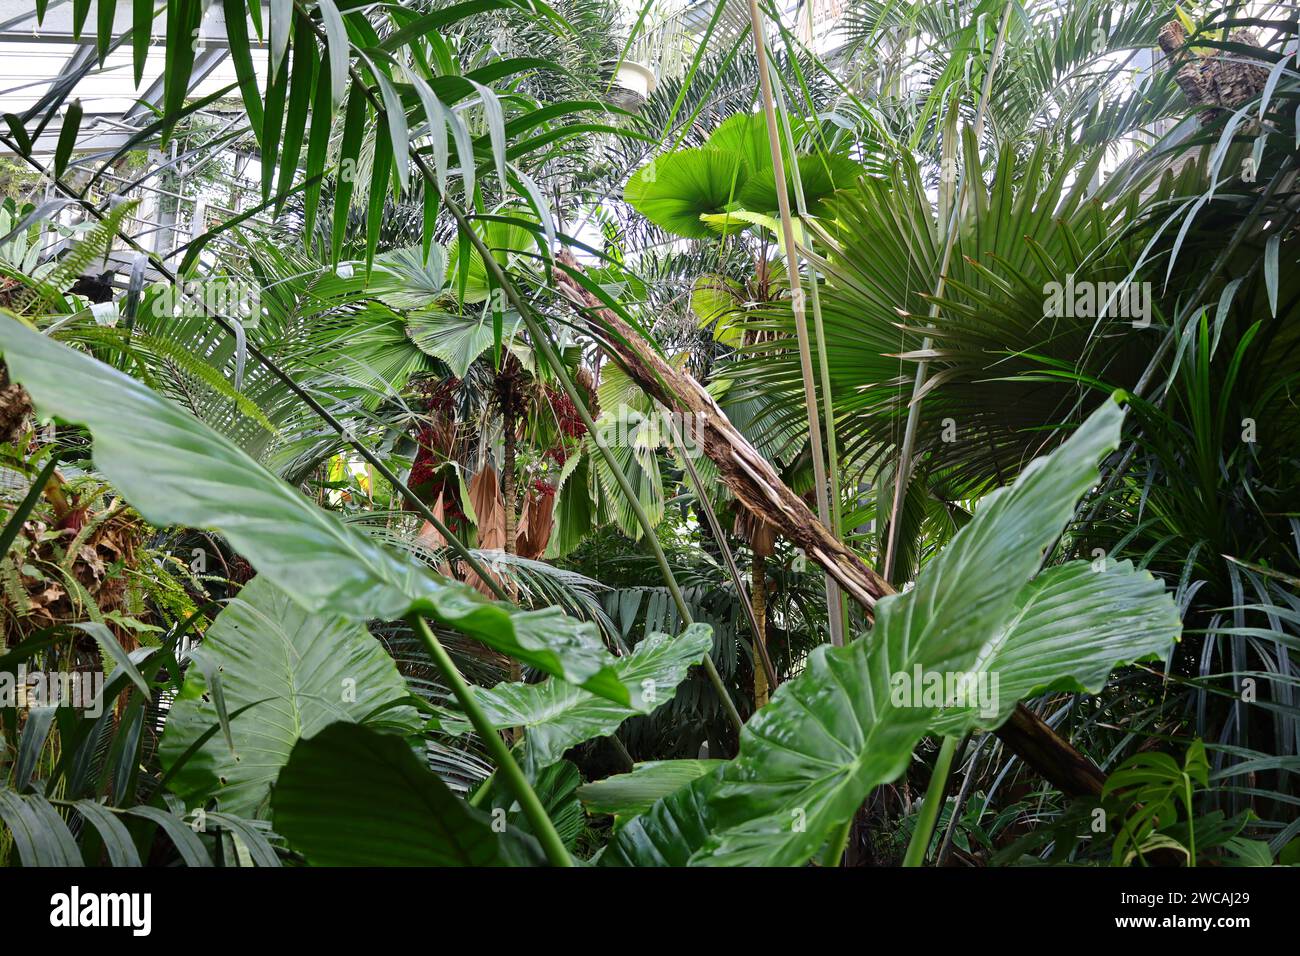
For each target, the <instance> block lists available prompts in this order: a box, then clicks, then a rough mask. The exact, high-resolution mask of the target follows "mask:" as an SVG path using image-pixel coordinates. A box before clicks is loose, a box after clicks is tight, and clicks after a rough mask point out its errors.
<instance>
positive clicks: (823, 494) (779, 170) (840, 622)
mask: <svg viewBox="0 0 1300 956" xmlns="http://www.w3.org/2000/svg"><path fill="white" fill-rule="evenodd" d="M749 20H750V27H751V30H750V32H751V33H752V35H753V38H754V57H755V59H756V60H757V62H758V85H759V91H760V93H761V96H762V101H763V116H764V117H765V118H766V120H767V136H768V140H769V145H770V146H771V149H772V172H773V175H774V176H775V178H776V203H777V210H778V212H779V213H780V219H781V234H782V236H783V238H784V240H785V258H786V272H787V278H788V279H789V282H790V299H791V305H792V307H793V309H794V324H795V334H796V337H797V338H798V341H799V370H800V374H801V376H802V378H803V395H804V404H805V405H806V406H807V411H808V440H809V443H810V445H811V447H812V459H813V480H814V481H815V482H816V484H817V516H818V518H820V519H821V522H822V524H823V525H826V526H827V527H830V528H831V529H832V533H834V525H833V524H832V523H831V521H832V519H831V511H830V501H829V498H828V492H827V484H826V457H825V451H824V450H823V448H822V430H821V415H820V413H819V412H818V410H817V388H816V385H815V384H814V380H813V367H812V348H811V346H810V345H809V341H808V317H807V314H806V309H805V305H804V292H803V288H802V287H801V285H800V280H799V250H798V246H797V244H796V243H795V234H794V222H793V219H792V218H791V215H790V197H789V195H787V191H786V180H785V158H784V156H783V155H782V148H781V139H782V137H781V130H780V126H779V125H778V123H777V118H776V105H775V100H774V98H773V96H772V78H771V76H770V75H769V74H768V60H767V39H766V37H767V29H766V27H765V25H764V21H763V15H762V14H761V13H760V12H759V10H758V2H757V0H749ZM831 464H832V467H834V462H832V463H831ZM842 606H843V602H842V599H841V596H840V588H839V585H838V584H837V583H836V581H835V579H834V578H833V577H832V576H831V575H829V574H827V575H826V617H827V620H828V621H829V622H830V637H831V643H832V644H834V645H835V646H836V647H840V646H842V645H843V644H844V615H843V611H842Z"/></svg>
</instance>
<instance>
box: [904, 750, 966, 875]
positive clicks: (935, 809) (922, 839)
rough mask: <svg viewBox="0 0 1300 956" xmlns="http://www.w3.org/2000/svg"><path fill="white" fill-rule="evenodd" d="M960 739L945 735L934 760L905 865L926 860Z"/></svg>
mask: <svg viewBox="0 0 1300 956" xmlns="http://www.w3.org/2000/svg"><path fill="white" fill-rule="evenodd" d="M958 740H959V738H957V737H944V738H943V744H942V745H941V746H940V747H939V756H938V758H936V759H935V761H934V773H932V774H930V785H929V786H928V787H926V788H925V802H924V803H922V804H921V812H920V813H919V814H917V817H916V829H915V830H913V831H912V840H911V842H910V843H908V844H907V855H906V856H905V857H903V866H920V865H921V864H923V863H924V862H925V853H926V850H928V849H929V848H930V838H931V837H932V836H934V825H935V823H936V822H937V821H938V819H939V808H940V807H942V806H943V799H944V795H945V794H946V793H947V791H948V771H949V770H950V769H952V755H953V754H954V753H955V752H956V750H957V743H958Z"/></svg>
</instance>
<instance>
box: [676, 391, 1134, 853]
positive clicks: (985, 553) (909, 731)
mask: <svg viewBox="0 0 1300 956" xmlns="http://www.w3.org/2000/svg"><path fill="white" fill-rule="evenodd" d="M1122 419H1123V413H1122V412H1121V410H1120V408H1119V406H1118V405H1117V404H1115V403H1114V402H1113V401H1107V402H1105V403H1104V404H1103V405H1102V407H1101V408H1100V409H1098V410H1097V411H1096V412H1095V413H1094V414H1093V415H1092V416H1091V417H1090V418H1089V419H1088V420H1087V421H1086V422H1085V423H1084V424H1083V425H1082V426H1081V427H1080V428H1079V429H1078V431H1077V432H1076V433H1075V434H1074V435H1073V436H1072V437H1071V438H1070V439H1069V440H1068V441H1067V442H1065V443H1064V444H1063V445H1062V446H1061V447H1060V448H1059V449H1057V450H1056V451H1055V452H1054V453H1052V454H1051V455H1048V456H1047V457H1045V458H1040V459H1038V460H1036V461H1033V462H1031V463H1030V465H1029V466H1028V467H1027V468H1026V469H1025V471H1024V472H1023V473H1022V474H1021V476H1020V477H1019V478H1018V479H1017V480H1016V482H1015V484H1014V485H1012V486H1010V487H1008V488H1004V489H999V490H998V491H996V492H994V493H993V494H991V495H989V496H988V497H987V498H986V499H985V501H984V503H983V506H982V507H981V508H980V509H979V510H978V511H977V512H976V514H975V516H974V517H973V518H972V519H971V521H970V523H969V524H968V525H967V526H966V527H965V528H963V529H962V531H961V532H960V533H959V534H958V535H957V536H956V538H954V539H953V541H952V543H951V544H950V545H949V546H948V547H947V548H945V549H944V550H943V551H942V552H941V553H940V554H939V555H938V556H937V557H935V558H934V559H933V560H932V561H931V562H930V563H929V564H928V565H926V567H925V569H924V570H923V571H922V573H921V574H920V575H919V576H918V577H917V580H916V586H915V587H914V588H913V589H912V590H910V591H908V592H906V593H904V594H899V595H895V596H892V597H889V598H886V599H884V600H882V601H881V602H880V603H879V604H878V605H877V607H876V625H875V628H874V629H873V630H872V632H871V633H870V634H869V635H867V636H865V637H863V638H861V639H859V640H857V641H855V642H853V643H852V644H850V645H848V646H846V647H843V648H830V647H828V646H822V647H819V648H818V649H817V650H816V651H814V652H813V654H812V655H811V657H810V658H809V661H808V666H807V668H806V669H805V670H804V672H803V673H802V674H800V675H799V677H797V678H795V679H794V680H792V681H788V682H787V683H785V684H783V685H782V686H781V688H780V689H779V690H778V691H777V692H776V693H775V694H774V695H773V697H772V701H771V703H770V704H768V706H767V707H764V708H763V709H762V710H760V711H759V712H758V714H756V715H755V716H754V717H753V718H752V719H751V720H750V722H749V723H748V724H747V725H746V727H745V729H744V731H743V732H742V734H741V740H740V753H739V755H738V756H737V757H736V758H735V759H734V760H733V761H731V762H730V763H728V764H727V765H726V766H725V767H724V768H723V770H722V774H721V779H720V781H719V783H718V786H717V789H716V790H715V791H714V793H713V795H712V797H711V799H710V801H709V805H710V807H711V808H712V811H713V813H714V814H715V818H716V820H717V828H716V831H715V833H714V834H713V836H712V837H711V838H710V840H709V842H708V844H707V845H705V846H704V847H703V848H701V849H700V850H699V851H697V852H696V853H695V854H694V856H693V858H692V862H693V863H702V864H706V865H745V864H755V865H762V864H766V865H783V866H795V865H799V864H802V863H804V862H805V861H807V860H808V859H810V858H811V857H812V856H813V854H815V853H816V852H817V851H818V850H819V849H820V847H821V846H822V844H823V843H824V842H825V840H826V839H827V838H828V836H829V834H830V833H831V831H832V830H834V828H836V827H837V826H839V825H841V824H843V823H844V822H845V821H847V820H848V819H850V817H851V816H852V815H853V813H854V812H855V811H856V809H857V808H858V806H860V805H861V802H862V800H863V799H864V798H865V797H866V795H867V793H868V792H870V790H871V788H872V787H874V786H877V785H879V784H881V783H885V782H887V781H889V780H893V779H894V778H896V777H897V776H898V775H899V774H900V773H902V772H903V771H904V770H905V769H906V767H907V764H908V761H909V760H910V759H911V753H912V748H913V747H914V746H915V744H916V741H917V740H918V739H920V737H921V736H923V735H924V734H925V732H926V730H927V728H928V727H929V725H930V723H931V722H932V721H933V720H934V718H935V716H936V714H937V708H936V707H933V706H926V705H925V704H926V701H925V700H924V699H923V700H921V701H916V700H911V699H906V700H896V699H895V696H894V686H895V682H894V678H895V676H896V675H900V674H901V675H911V674H912V673H913V671H914V669H915V668H916V667H920V668H922V670H923V671H925V672H939V673H942V674H945V675H947V674H949V673H964V672H968V671H970V670H971V669H972V668H974V667H975V666H976V664H977V662H978V661H979V659H980V656H981V653H982V652H983V650H984V648H985V647H986V646H987V645H989V643H990V642H991V641H992V640H993V639H994V638H995V637H996V636H997V635H998V634H999V633H1000V632H1001V631H1002V630H1003V629H1004V628H1005V627H1006V625H1007V622H1008V620H1010V619H1011V618H1012V616H1013V615H1014V613H1015V611H1016V604H1017V600H1018V598H1019V595H1020V593H1021V590H1022V588H1023V587H1024V585H1025V584H1026V583H1027V582H1028V581H1029V580H1030V579H1031V578H1032V577H1033V575H1034V573H1035V571H1036V570H1037V567H1038V564H1039V561H1040V560H1041V557H1042V554H1043V551H1044V549H1046V548H1047V547H1049V546H1050V545H1051V543H1052V542H1053V541H1054V539H1055V538H1056V535H1057V534H1058V533H1059V532H1060V530H1061V529H1062V528H1063V527H1064V526H1065V524H1066V522H1067V521H1069V519H1070V517H1071V515H1072V514H1073V511H1074V506H1075V503H1076V502H1077V501H1078V500H1079V498H1080V497H1081V496H1082V495H1083V494H1084V492H1085V491H1087V490H1088V488H1089V487H1090V486H1091V485H1092V484H1093V483H1094V482H1095V481H1096V479H1097V462H1098V461H1099V460H1100V459H1101V457H1102V456H1103V455H1104V454H1106V453H1107V452H1108V451H1110V450H1111V449H1113V448H1114V447H1115V446H1116V444H1117V442H1118V440H1119V429H1120V423H1121V421H1122Z"/></svg>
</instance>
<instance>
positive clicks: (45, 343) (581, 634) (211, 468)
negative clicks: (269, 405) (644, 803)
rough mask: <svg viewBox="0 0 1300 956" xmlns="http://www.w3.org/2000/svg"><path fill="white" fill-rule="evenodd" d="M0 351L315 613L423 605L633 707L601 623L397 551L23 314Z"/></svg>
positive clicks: (114, 462) (155, 516) (135, 494)
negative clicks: (480, 588) (500, 599)
mask: <svg viewBox="0 0 1300 956" xmlns="http://www.w3.org/2000/svg"><path fill="white" fill-rule="evenodd" d="M0 346H3V349H4V354H5V360H6V361H7V362H8V364H9V368H10V374H11V377H12V378H14V379H15V380H17V381H19V382H21V383H22V384H23V385H25V386H26V387H27V389H28V391H29V392H31V394H32V397H33V398H34V399H35V400H36V402H37V404H38V405H39V406H40V408H41V410H42V411H43V412H44V413H46V414H51V415H57V416H59V417H61V418H64V419H66V420H68V421H72V422H81V423H83V424H85V425H86V426H88V427H89V428H90V430H91V432H92V433H93V434H94V438H95V450H94V454H95V463H96V465H97V466H98V468H99V469H100V470H101V471H102V472H103V473H104V475H106V476H107V477H108V479H109V480H110V481H111V482H113V484H114V485H116V486H117V488H118V490H119V491H121V493H122V494H123V496H124V497H125V498H127V500H129V501H130V502H131V503H132V504H133V505H135V506H136V508H138V509H139V511H140V513H141V514H143V515H144V516H145V518H146V519H147V520H149V521H151V522H152V523H154V524H156V525H173V524H174V525H185V526H188V527H194V528H209V529H213V530H216V531H220V532H221V533H222V534H224V535H225V536H226V538H227V539H228V540H229V541H230V543H231V545H232V546H233V547H234V548H235V549H236V550H237V551H239V552H240V553H241V554H242V555H244V556H245V557H246V558H248V560H249V561H250V562H251V563H252V564H253V566H254V567H256V568H257V570H258V572H259V573H260V574H262V575H265V576H266V578H267V579H268V580H270V581H271V582H272V583H274V584H275V585H276V586H277V587H279V588H280V589H281V590H282V591H284V592H285V593H286V594H287V595H289V596H290V597H291V598H293V600H295V601H297V602H298V603H299V604H300V605H301V606H303V607H304V608H306V609H308V610H312V611H317V610H318V611H330V612H333V613H336V614H339V615H342V616H344V617H349V618H351V619H353V620H361V621H364V620H370V619H375V618H377V619H381V620H392V619H395V618H399V617H402V616H404V615H405V614H407V613H410V612H412V611H417V612H419V613H421V614H426V615H428V616H429V617H432V618H434V619H435V620H438V621H441V622H442V623H443V624H446V625H447V626H449V627H452V628H455V629H456V630H459V631H461V632H463V633H465V634H468V635H470V636H472V637H475V638H477V639H478V640H480V641H482V642H483V643H484V644H487V645H488V646H489V647H492V648H494V649H496V650H498V651H501V652H502V653H504V654H508V655H510V656H511V657H514V658H516V659H518V660H520V661H523V662H524V663H526V664H529V665H531V666H533V667H536V668H538V669H540V670H542V671H544V672H545V673H548V674H553V675H556V676H558V677H561V678H563V679H564V680H568V681H571V682H573V683H575V684H580V685H581V686H583V687H585V688H587V689H588V690H590V691H591V692H592V693H595V694H600V695H602V696H606V697H609V698H610V699H611V700H615V701H618V702H620V703H625V704H626V703H628V702H630V701H631V693H630V692H629V690H628V688H626V687H625V686H624V685H623V684H622V682H621V681H619V679H618V676H617V674H615V672H614V670H613V667H612V664H613V658H612V656H611V655H610V654H609V652H608V651H606V650H605V648H604V646H603V644H602V643H601V641H600V638H599V635H598V633H597V630H596V627H595V625H594V624H590V623H580V622H578V621H574V620H572V619H570V618H567V617H566V616H565V615H564V614H563V613H562V612H561V611H559V610H558V609H556V608H547V609H545V610H540V611H529V612H522V611H519V610H517V609H515V608H512V607H510V606H509V605H507V604H502V603H497V602H492V601H488V600H486V599H485V598H483V597H482V595H480V594H479V593H478V592H477V591H475V590H474V589H473V588H470V587H468V586H467V585H464V584H460V583H457V582H453V581H447V580H444V579H442V578H439V577H437V576H436V575H434V574H433V573H432V572H430V571H429V570H428V569H427V568H426V567H425V566H424V565H421V564H418V563H416V562H414V561H413V560H411V559H409V558H407V559H403V558H399V557H398V556H396V555H394V554H393V553H392V552H390V551H388V550H386V549H385V548H384V547H383V546H381V545H380V544H379V543H377V542H376V541H374V540H372V539H371V538H368V537H367V536H365V535H364V534H362V533H360V532H359V531H356V530H354V529H353V528H350V527H348V526H346V525H344V524H343V523H342V522H341V521H339V520H338V518H337V517H336V516H335V515H333V514H331V513H329V512H327V511H324V510H323V509H321V508H318V507H317V506H316V505H314V504H312V503H311V502H310V501H308V500H307V499H306V498H304V497H303V496H302V495H301V494H299V493H298V492H297V491H295V490H294V489H293V488H290V487H289V486H288V485H286V484H285V483H284V482H282V481H280V479H279V478H277V477H276V476H275V475H273V474H272V473H271V472H270V471H268V470H267V469H266V468H264V467H263V466H262V465H260V464H258V463H257V462H256V461H254V460H253V459H252V458H250V457H249V456H248V455H247V454H246V453H245V452H243V451H242V450H240V449H239V448H238V447H236V446H235V445H234V444H233V443H231V442H230V441H229V440H228V439H226V438H225V437H223V436H222V435H219V434H217V433H216V432H214V431H213V430H212V429H210V428H209V427H207V426H206V425H204V424H203V423H202V422H199V421H198V420H196V419H195V418H193V417H192V416H190V415H188V414H186V413H185V412H184V411H182V410H181V409H180V408H179V407H177V406H176V405H174V404H172V403H171V402H169V401H167V400H166V399H164V398H163V397H162V396H160V395H158V394H157V393H156V392H154V391H152V390H151V389H149V388H148V387H147V386H145V385H144V384H142V383H141V382H138V381H136V380H135V379H133V378H131V377H130V376H128V375H125V374H123V373H121V372H119V371H117V370H116V369H113V368H110V367H109V366H107V365H104V364H103V363H102V362H98V361H96V360H95V359H93V358H91V357H89V356H87V355H85V354H83V353H81V352H77V351H74V350H72V349H69V348H67V347H66V346H64V345H61V344H59V343H58V342H55V341H53V340H51V339H49V338H47V337H45V336H43V335H41V334H40V333H39V332H36V331H34V330H32V329H31V328H29V327H28V326H26V325H25V324H23V323H22V322H20V321H19V320H17V319H13V318H3V319H0Z"/></svg>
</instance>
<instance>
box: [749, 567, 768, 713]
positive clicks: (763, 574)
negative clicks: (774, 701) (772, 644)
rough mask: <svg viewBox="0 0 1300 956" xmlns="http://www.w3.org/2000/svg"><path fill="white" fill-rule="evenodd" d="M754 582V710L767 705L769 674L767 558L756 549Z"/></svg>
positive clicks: (752, 598)
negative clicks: (765, 654)
mask: <svg viewBox="0 0 1300 956" xmlns="http://www.w3.org/2000/svg"><path fill="white" fill-rule="evenodd" d="M752 577H753V582H752V589H751V594H750V600H749V603H750V606H751V607H752V608H753V609H754V623H755V624H757V625H758V632H757V633H756V634H755V635H754V709H755V710H758V708H760V707H762V706H763V705H764V704H766V703H767V694H768V686H767V672H766V671H765V670H763V666H762V658H761V657H759V656H758V655H759V654H761V653H762V651H761V650H760V645H761V646H762V647H766V646H767V556H766V555H764V554H763V552H762V551H761V550H757V549H755V551H754V563H753V574H752Z"/></svg>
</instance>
